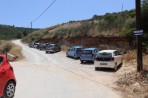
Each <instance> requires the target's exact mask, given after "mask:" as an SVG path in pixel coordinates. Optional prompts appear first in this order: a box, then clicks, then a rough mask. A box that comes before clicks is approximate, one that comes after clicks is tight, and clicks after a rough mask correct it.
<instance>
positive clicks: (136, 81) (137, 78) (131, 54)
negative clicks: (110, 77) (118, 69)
mask: <svg viewBox="0 0 148 98" xmlns="http://www.w3.org/2000/svg"><path fill="white" fill-rule="evenodd" d="M136 58H137V52H136V50H133V51H128V52H127V53H126V54H124V56H123V59H124V68H129V69H130V70H123V71H122V73H124V74H122V75H120V78H119V79H118V81H117V85H118V87H119V89H121V90H123V91H125V93H124V95H125V98H148V55H145V54H143V68H144V71H143V72H142V73H137V72H136V71H132V69H131V68H132V66H133V67H134V68H135V67H136V66H137V60H136Z"/></svg>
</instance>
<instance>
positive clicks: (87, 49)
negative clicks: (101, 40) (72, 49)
mask: <svg viewBox="0 0 148 98" xmlns="http://www.w3.org/2000/svg"><path fill="white" fill-rule="evenodd" d="M94 49H97V48H85V49H84V50H94Z"/></svg>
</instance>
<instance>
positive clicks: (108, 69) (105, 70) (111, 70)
mask: <svg viewBox="0 0 148 98" xmlns="http://www.w3.org/2000/svg"><path fill="white" fill-rule="evenodd" d="M121 67H122V64H120V65H119V66H118V68H117V70H116V71H115V70H114V69H112V68H99V69H98V70H97V71H103V72H113V73H114V72H117V71H118V70H119V69H120V68H121Z"/></svg>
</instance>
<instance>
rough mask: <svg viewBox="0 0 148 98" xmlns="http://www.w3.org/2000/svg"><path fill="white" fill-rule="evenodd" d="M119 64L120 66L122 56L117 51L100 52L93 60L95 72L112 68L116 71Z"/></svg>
mask: <svg viewBox="0 0 148 98" xmlns="http://www.w3.org/2000/svg"><path fill="white" fill-rule="evenodd" d="M120 64H122V54H121V53H119V52H118V51H117V50H102V51H100V52H99V53H98V54H97V56H96V58H95V70H97V69H99V68H113V69H114V70H115V71H116V70H117V67H118V65H120Z"/></svg>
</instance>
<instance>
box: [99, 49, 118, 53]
mask: <svg viewBox="0 0 148 98" xmlns="http://www.w3.org/2000/svg"><path fill="white" fill-rule="evenodd" d="M115 51H117V50H101V51H100V52H99V53H102V52H109V53H113V52H115Z"/></svg>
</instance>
